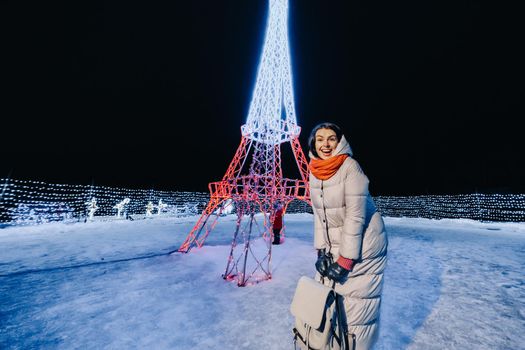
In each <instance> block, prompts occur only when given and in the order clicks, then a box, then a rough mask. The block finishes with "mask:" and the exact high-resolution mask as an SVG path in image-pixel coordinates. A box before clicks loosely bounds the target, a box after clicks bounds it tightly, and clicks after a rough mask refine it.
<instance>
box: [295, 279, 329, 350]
mask: <svg viewBox="0 0 525 350" xmlns="http://www.w3.org/2000/svg"><path fill="white" fill-rule="evenodd" d="M335 300H336V293H335V291H334V290H333V289H332V288H330V287H327V286H325V285H323V284H321V283H319V282H317V281H315V280H314V279H312V278H309V277H306V276H302V277H301V278H300V279H299V282H298V283H297V288H296V290H295V294H294V297H293V300H292V305H291V307H290V311H291V312H292V315H294V316H295V327H294V329H293V332H294V341H295V344H296V345H299V347H300V348H301V349H305V350H320V349H325V348H326V347H327V345H328V343H329V340H330V339H329V338H330V334H331V332H330V330H331V327H332V322H333V320H332V319H333V316H334V309H335Z"/></svg>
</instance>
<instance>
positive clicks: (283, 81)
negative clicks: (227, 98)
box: [242, 0, 300, 144]
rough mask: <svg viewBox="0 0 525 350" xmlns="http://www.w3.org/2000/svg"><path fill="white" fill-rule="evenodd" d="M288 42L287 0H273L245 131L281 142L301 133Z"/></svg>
mask: <svg viewBox="0 0 525 350" xmlns="http://www.w3.org/2000/svg"><path fill="white" fill-rule="evenodd" d="M299 132H300V128H299V127H298V126H297V120H296V115H295V103H294V94H293V84H292V68H291V61H290V49H289V45H288V0H270V6H269V19H268V23H267V26H266V35H265V40H264V45H263V50H262V56H261V60H260V63H259V67H258V71H257V80H256V83H255V88H254V90H253V96H252V100H251V103H250V108H249V111H248V118H247V120H246V124H245V125H243V126H242V134H243V135H244V136H246V137H248V138H250V139H252V140H254V141H258V142H262V143H271V144H279V143H283V142H286V141H290V140H291V139H292V138H294V137H297V136H298V135H299Z"/></svg>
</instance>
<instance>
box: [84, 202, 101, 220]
mask: <svg viewBox="0 0 525 350" xmlns="http://www.w3.org/2000/svg"><path fill="white" fill-rule="evenodd" d="M85 204H86V205H87V208H86V209H87V212H88V219H89V220H93V216H94V215H95V212H96V211H97V210H98V208H99V207H98V206H97V199H96V198H95V197H93V198H91V200H90V201H89V202H86V203H85Z"/></svg>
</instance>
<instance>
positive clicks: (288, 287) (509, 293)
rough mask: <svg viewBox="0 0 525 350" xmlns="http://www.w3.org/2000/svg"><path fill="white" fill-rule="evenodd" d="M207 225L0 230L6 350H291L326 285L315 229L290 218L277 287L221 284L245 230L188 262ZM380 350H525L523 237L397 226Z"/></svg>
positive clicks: (478, 229) (188, 220)
mask: <svg viewBox="0 0 525 350" xmlns="http://www.w3.org/2000/svg"><path fill="white" fill-rule="evenodd" d="M196 220H197V217H185V218H154V219H145V220H136V221H126V220H121V221H111V222H88V223H74V224H64V223H50V224H45V225H40V226H33V227H10V228H5V229H2V230H0V246H1V250H0V349H47V348H52V349H75V348H82V349H102V348H109V349H134V348H150V349H293V344H292V336H291V327H292V324H293V319H292V316H291V314H290V312H289V306H290V302H291V299H292V296H293V293H294V290H295V286H296V283H297V280H298V279H299V277H300V276H301V275H309V276H312V275H313V274H314V262H315V258H316V254H315V251H314V249H313V247H312V226H313V220H312V216H311V215H309V214H293V215H287V216H286V217H285V225H286V239H285V242H284V244H282V245H280V246H273V248H272V249H273V250H272V272H273V278H272V279H271V280H270V281H265V282H262V283H259V284H255V285H250V286H247V287H244V288H239V287H237V285H236V284H235V282H229V281H225V280H223V279H222V278H221V275H222V273H224V269H225V267H226V262H227V257H228V254H229V243H230V241H231V238H232V237H231V236H232V232H233V227H234V224H235V217H234V216H232V215H229V216H226V217H223V218H221V219H220V221H219V224H218V225H217V226H216V228H215V230H214V231H212V233H211V234H210V236H209V237H208V239H207V241H206V245H205V246H204V247H202V248H200V249H193V250H192V251H191V252H190V253H189V254H180V253H175V254H171V255H170V254H168V252H170V251H172V250H174V249H176V248H177V247H178V246H179V245H180V244H181V243H182V242H183V240H184V239H185V237H186V235H187V233H188V232H189V231H190V229H191V228H192V227H193V225H194V223H195V222H196ZM385 221H386V224H387V230H388V233H389V241H390V242H389V262H388V267H387V270H386V272H385V286H384V292H383V301H382V309H381V334H380V340H379V342H378V344H377V346H376V349H445V348H446V349H525V332H523V330H524V329H525V281H524V274H523V271H525V224H523V223H480V222H477V221H471V220H457V219H456V220H428V219H412V218H385Z"/></svg>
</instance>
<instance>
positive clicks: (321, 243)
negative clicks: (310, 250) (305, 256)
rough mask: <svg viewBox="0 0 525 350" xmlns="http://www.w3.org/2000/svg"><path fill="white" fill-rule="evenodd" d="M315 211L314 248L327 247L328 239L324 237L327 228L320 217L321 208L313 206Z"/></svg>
mask: <svg viewBox="0 0 525 350" xmlns="http://www.w3.org/2000/svg"><path fill="white" fill-rule="evenodd" d="M313 211H314V248H315V249H327V248H328V246H327V245H326V240H325V238H324V236H325V234H324V231H326V228H324V227H323V223H322V222H321V219H320V218H319V212H318V211H319V210H318V209H315V208H313Z"/></svg>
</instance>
